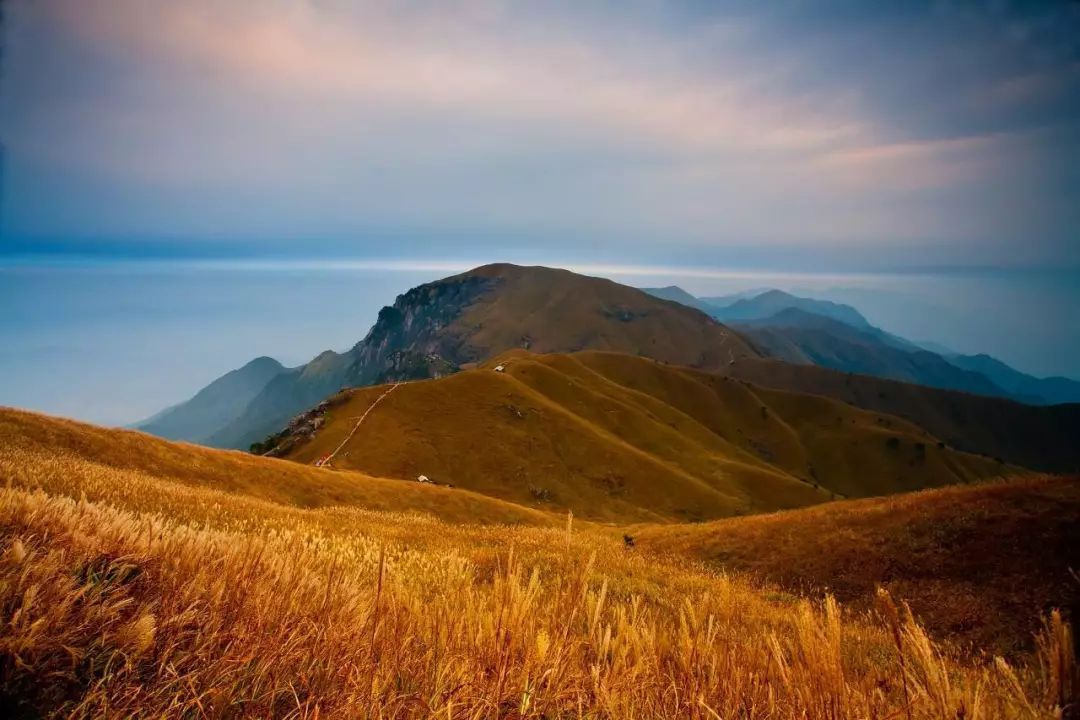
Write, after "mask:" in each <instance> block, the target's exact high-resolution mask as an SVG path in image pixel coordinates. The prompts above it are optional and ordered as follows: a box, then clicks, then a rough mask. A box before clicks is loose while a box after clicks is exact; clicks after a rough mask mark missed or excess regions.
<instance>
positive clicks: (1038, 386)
mask: <svg viewBox="0 0 1080 720" xmlns="http://www.w3.org/2000/svg"><path fill="white" fill-rule="evenodd" d="M946 359H947V360H948V361H949V362H950V363H952V364H953V365H956V366H957V367H962V368H965V369H967V370H971V371H973V372H978V373H982V374H983V375H985V376H986V377H988V378H989V379H990V380H991V381H992V382H994V384H996V385H998V386H1000V387H1002V388H1004V389H1005V390H1007V391H1008V392H1009V393H1011V394H1012V395H1013V396H1014V397H1016V398H1017V399H1024V398H1026V399H1028V400H1029V401H1032V402H1036V403H1042V404H1048V405H1049V404H1056V403H1078V402H1080V382H1077V381H1076V380H1070V379H1069V378H1065V377H1045V378H1039V377H1034V376H1032V375H1028V374H1027V373H1022V372H1020V371H1019V370H1016V369H1015V368H1012V367H1009V366H1008V365H1006V364H1005V363H1003V362H1001V361H1000V360H998V359H997V358H995V357H991V356H989V355H986V354H979V355H957V354H955V353H953V354H949V355H947V356H946Z"/></svg>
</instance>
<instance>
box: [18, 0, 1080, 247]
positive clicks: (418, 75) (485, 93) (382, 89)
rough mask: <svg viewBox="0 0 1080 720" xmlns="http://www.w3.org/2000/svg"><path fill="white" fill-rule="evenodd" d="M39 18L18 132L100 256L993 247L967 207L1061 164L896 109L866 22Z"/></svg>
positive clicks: (985, 132)
mask: <svg viewBox="0 0 1080 720" xmlns="http://www.w3.org/2000/svg"><path fill="white" fill-rule="evenodd" d="M825 5H826V6H827V5H828V4H825ZM14 7H15V11H14V12H13V13H12V15H13V16H16V17H17V18H20V19H19V20H18V21H17V23H16V24H18V25H19V26H20V27H23V28H29V30H28V31H27V32H29V31H30V30H32V31H34V32H36V33H38V36H39V37H40V38H41V39H42V40H43V44H42V45H41V46H40V47H39V48H38V49H37V52H38V53H40V54H45V53H48V54H49V58H48V59H47V60H46V61H45V62H42V63H40V64H39V66H35V65H34V60H35V59H38V58H35V57H34V55H35V52H34V49H32V48H31V49H27V47H23V48H22V50H21V51H20V49H19V47H18V46H17V43H16V47H15V48H14V49H13V50H12V52H11V55H12V57H13V59H12V64H13V65H14V66H15V68H16V72H17V73H20V74H25V75H26V78H24V79H23V81H22V83H21V84H20V83H16V85H17V88H16V91H14V92H15V95H16V96H18V95H19V91H18V87H22V88H23V90H22V93H23V94H25V95H27V96H28V97H27V98H21V97H16V99H20V100H23V102H22V103H21V107H23V108H25V109H24V110H22V111H20V112H18V113H15V114H11V112H10V111H9V112H8V113H3V112H2V111H0V127H3V128H4V129H5V134H6V136H7V137H8V138H9V146H10V148H11V158H12V162H11V167H12V169H11V174H12V176H13V177H15V178H16V181H15V182H13V184H12V186H13V190H12V193H13V197H15V198H16V199H18V200H20V201H22V202H21V204H22V206H23V207H25V208H27V209H26V210H24V211H19V212H16V213H15V215H14V222H16V223H17V224H18V225H19V228H20V229H22V230H23V231H26V232H31V231H37V232H42V231H48V230H50V229H51V230H53V231H55V230H56V227H57V222H58V220H57V217H71V218H79V219H82V220H83V221H84V222H83V223H82V225H83V227H87V226H90V227H93V228H94V229H95V230H96V232H98V233H118V234H129V235H130V234H133V233H150V234H152V233H154V232H155V231H156V232H160V231H161V230H160V229H161V228H162V227H167V228H168V231H169V232H170V233H172V234H185V233H187V234H192V235H194V236H199V237H214V236H222V235H225V236H248V237H258V236H260V235H266V234H273V233H277V234H279V235H285V236H296V235H326V234H331V235H335V236H339V237H344V236H348V235H349V234H350V233H355V232H357V230H358V229H360V228H363V227H370V226H373V225H374V226H381V227H387V226H394V225H395V224H396V225H399V226H412V227H417V228H420V229H423V228H431V227H456V228H459V229H462V230H466V229H469V228H482V229H485V230H490V231H494V232H497V231H500V230H503V231H514V230H517V231H521V230H523V229H529V230H530V231H532V230H537V229H539V230H541V231H546V232H547V233H548V234H550V235H553V236H566V235H567V234H568V233H571V232H577V233H579V234H580V235H584V236H590V237H596V236H599V235H603V234H607V235H623V236H626V237H628V238H633V237H641V238H652V239H653V241H654V242H655V241H656V240H657V239H660V238H666V239H669V240H670V241H671V242H673V243H676V242H678V243H683V244H685V245H688V246H693V245H695V244H697V245H708V244H715V243H720V242H724V241H725V238H726V239H737V240H738V241H739V242H765V243H769V242H781V241H782V242H793V241H795V240H797V239H798V238H799V237H800V236H802V237H803V238H805V241H806V242H837V243H851V242H857V241H866V240H867V239H868V238H870V239H873V238H884V237H887V238H889V239H892V240H895V239H897V238H902V237H919V238H921V239H924V240H925V239H926V238H929V237H933V236H939V237H945V236H950V235H956V236H959V237H963V238H968V239H970V238H974V237H976V236H978V235H979V233H980V232H983V231H990V230H992V229H993V228H994V227H995V219H994V217H993V215H994V211H993V210H991V211H990V212H988V213H986V218H985V221H983V222H975V221H974V220H972V219H971V218H963V219H961V220H957V218H956V217H955V216H954V214H953V213H951V212H950V209H949V203H950V202H951V201H952V200H954V199H955V198H954V196H955V195H956V193H957V188H965V189H969V190H970V192H971V194H972V196H973V197H974V196H975V195H978V188H980V187H988V186H995V184H997V185H1000V184H1001V183H1005V184H1006V185H1007V184H1008V177H1007V176H1008V167H1006V166H1007V165H1008V166H1015V165H1016V164H1017V163H1019V164H1020V165H1026V166H1030V165H1031V163H1032V162H1033V161H1032V160H1031V157H1030V154H1025V152H1026V149H1028V148H1029V146H1030V141H1029V139H1028V138H1029V135H1030V132H1031V130H1030V129H1029V128H1026V127H1003V128H996V129H995V128H991V129H987V128H985V127H976V126H973V127H969V128H964V127H957V128H954V129H953V130H952V131H950V132H948V133H941V132H939V133H936V134H934V133H930V134H928V133H927V128H928V127H929V125H930V124H932V123H928V122H927V120H926V118H928V117H931V118H932V117H934V107H935V105H936V106H939V107H940V108H941V112H942V113H945V112H946V109H947V107H948V105H949V102H950V100H949V98H948V97H946V96H944V95H942V96H941V97H933V98H931V97H927V98H924V101H925V102H923V103H914V104H913V103H910V102H908V103H906V106H907V107H910V106H912V105H919V107H918V108H914V107H911V108H910V109H907V108H906V107H905V105H904V104H903V103H901V102H899V101H898V100H897V98H900V97H901V94H900V93H899V91H897V92H896V93H894V96H895V97H894V96H888V95H883V94H882V91H879V90H878V89H877V86H878V85H880V86H884V87H893V86H895V87H899V88H902V87H904V85H905V83H910V82H915V81H916V80H919V78H921V77H922V75H923V74H924V73H925V65H923V64H919V66H918V68H915V65H916V64H917V63H916V62H915V60H913V61H912V63H911V66H912V68H914V69H910V68H909V69H910V70H911V71H910V72H908V71H907V70H905V69H904V68H901V69H899V70H898V71H897V72H896V73H894V74H890V72H889V71H887V70H881V69H880V67H879V66H878V62H879V60H880V58H881V57H885V56H886V55H887V54H888V53H887V50H888V48H884V49H883V50H881V51H880V52H879V51H878V50H876V49H875V45H874V43H875V42H880V41H881V39H882V36H880V35H875V34H874V33H873V32H872V31H870V30H865V29H863V28H862V26H861V25H860V26H858V27H859V28H860V29H859V30H858V32H853V33H851V35H850V36H844V38H843V40H844V42H837V36H835V34H830V33H829V32H827V31H826V30H823V29H821V28H824V27H825V23H824V22H820V23H818V24H816V25H815V24H814V23H804V24H805V25H806V26H807V27H808V28H809V30H808V31H807V32H806V33H802V34H800V33H799V32H798V31H797V30H792V27H791V25H792V24H793V23H794V22H795V21H794V19H792V18H787V19H786V20H784V21H783V22H780V21H776V20H775V19H774V18H771V17H770V14H769V13H764V12H752V11H749V10H747V9H746V8H740V7H739V6H737V5H733V6H732V7H730V8H727V9H726V10H721V11H718V12H717V13H714V14H707V15H702V14H700V13H695V12H691V11H689V10H686V11H685V12H681V13H680V12H675V11H674V8H675V7H676V6H675V5H672V6H670V7H668V6H665V9H657V6H655V5H654V4H650V3H647V2H642V3H619V4H612V5H604V4H603V3H601V4H597V5H595V6H593V5H590V6H589V7H584V6H582V5H580V4H576V3H557V2H553V3H545V4H542V5H528V6H525V5H518V4H513V3H502V2H497V1H495V0H484V1H479V0H478V1H474V2H440V3H434V2H432V3H428V2H416V3H403V4H394V3H347V2H343V1H339V0H321V1H319V2H316V1H315V0H310V1H299V0H289V1H286V0H265V1H261V2H255V1H254V0H237V1H236V2H230V3H220V2H211V1H210V0H188V1H186V2H182V3H181V2H175V3H145V2H140V1H139V0H39V1H38V2H33V3H32V2H30V1H29V0H16V2H15V4H14ZM751 7H752V6H751ZM776 14H779V15H782V13H776ZM782 19H783V18H782ZM856 20H858V21H859V22H862V21H863V20H864V18H856V19H852V20H851V22H852V23H856ZM875 21H876V20H875ZM890 22H892V23H893V24H894V25H895V26H896V27H897V28H899V30H898V32H899V31H901V30H903V27H904V26H903V25H902V23H903V22H907V19H906V18H892V19H890ZM868 27H870V28H873V27H875V25H874V24H873V23H870V24H869V25H868ZM867 33H869V34H867ZM864 36H865V37H866V38H868V39H867V40H865V41H863V40H860V41H859V42H857V43H854V44H852V43H850V42H847V38H848V37H854V38H862V37H864ZM926 42H929V41H926ZM849 46H850V47H849ZM915 50H916V51H917V50H919V48H915ZM49 51H55V52H49ZM920 62H921V61H920ZM860 64H865V65H866V66H868V67H874V68H875V73H876V74H875V75H874V77H873V80H874V83H870V82H867V77H866V76H865V75H861V74H860V69H859V67H860ZM916 71H917V72H916ZM905 72H908V74H905ZM1044 74H1045V73H1044ZM1053 78H1055V79H1054V80H1052V81H1035V80H1031V81H1028V82H1025V81H1023V80H1020V79H1014V80H1012V81H1009V80H1008V79H1006V80H1000V79H997V80H995V82H997V89H996V90H993V91H992V90H986V92H985V93H983V95H982V97H983V100H982V101H981V102H982V104H983V105H984V106H985V105H986V104H987V103H989V104H997V105H1009V106H1010V107H1011V106H1014V105H1015V104H1016V103H1017V102H1019V100H1017V98H1021V99H1022V98H1023V97H1031V96H1038V97H1046V96H1056V95H1055V93H1056V92H1058V90H1060V86H1061V80H1060V78H1059V77H1057V76H1053ZM919 81H920V82H925V80H919ZM1009 82H1012V83H1013V84H1012V85H1011V86H1010V85H1009ZM1055 83H1057V84H1056V85H1055ZM32 85H36V86H38V87H42V86H50V87H54V88H55V92H54V93H53V94H52V96H50V97H42V96H41V94H40V93H35V92H34V91H32V90H30V89H27V88H29V87H30V86H32ZM927 87H929V86H927ZM979 87H980V88H982V87H983V86H979ZM91 88H92V90H93V91H90V89H91ZM1055 88H1058V90H1055ZM980 92H981V90H980ZM973 93H974V91H973ZM995 93H996V95H995ZM9 94H11V91H9ZM909 94H910V93H909ZM976 95H978V93H974V94H972V95H971V96H972V97H975V96H976ZM971 102H972V103H975V101H974V100H972V101H971ZM6 104H7V105H9V106H11V103H6ZM975 104H978V103H975ZM897 108H900V111H899V112H898V111H897ZM886 110H887V111H888V112H886ZM950 112H951V111H950ZM954 114H955V113H954ZM957 117H959V116H957ZM905 123H907V125H908V127H905ZM1003 158H1007V159H1008V160H1009V162H1008V163H1005V162H1004V161H1003ZM20 178H21V180H20ZM42 188H51V189H52V191H53V192H54V193H59V191H60V190H61V188H62V189H64V190H65V191H66V193H65V194H67V195H70V196H71V199H70V201H69V204H68V206H67V212H63V213H53V214H51V215H46V214H45V213H43V212H41V211H32V209H33V207H34V203H33V202H31V201H32V200H34V198H36V197H39V196H40V195H41V194H42V192H43V189H42ZM120 198H125V199H126V200H127V202H123V203H121V202H119V199H120ZM1059 224H1061V223H1060V219H1059ZM871 241H872V240H871Z"/></svg>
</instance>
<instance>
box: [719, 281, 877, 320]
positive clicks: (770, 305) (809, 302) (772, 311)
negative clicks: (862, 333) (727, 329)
mask: <svg viewBox="0 0 1080 720" xmlns="http://www.w3.org/2000/svg"><path fill="white" fill-rule="evenodd" d="M789 308H795V309H797V310H802V311H804V312H807V313H813V314H815V315H821V316H823V317H827V318H832V319H833V320H837V321H839V322H842V323H845V324H847V325H850V326H851V327H854V328H860V329H865V328H870V327H871V325H870V323H869V321H867V319H866V318H864V317H863V316H862V315H861V314H860V313H859V311H858V310H856V309H855V308H853V307H851V306H850V305H841V304H840V303H834V302H830V301H828V300H813V299H811V298H803V297H796V296H795V295H791V294H789V293H786V292H784V291H782V290H768V291H766V292H763V293H761V294H760V295H755V296H754V297H748V298H743V299H741V300H736V301H735V302H734V303H732V304H731V305H728V306H727V307H723V308H716V309H715V310H714V312H713V317H715V318H717V319H718V320H722V321H724V322H746V321H749V320H763V319H765V318H769V317H772V316H774V315H776V314H777V313H779V312H781V311H783V310H787V309H789Z"/></svg>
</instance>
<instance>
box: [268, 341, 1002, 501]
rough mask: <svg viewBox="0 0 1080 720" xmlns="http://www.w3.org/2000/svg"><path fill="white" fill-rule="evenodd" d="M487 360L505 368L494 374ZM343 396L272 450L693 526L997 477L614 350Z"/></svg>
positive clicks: (799, 406) (801, 398)
mask: <svg viewBox="0 0 1080 720" xmlns="http://www.w3.org/2000/svg"><path fill="white" fill-rule="evenodd" d="M497 363H502V364H505V372H496V371H495V370H494V369H493V368H494V367H495V366H496V364H497ZM386 390H387V387H385V386H380V387H373V388H362V389H356V390H351V391H347V392H346V393H344V394H342V395H341V396H339V397H338V398H336V399H335V400H334V401H333V402H332V403H331V405H330V407H329V408H328V409H327V411H326V414H325V416H323V417H322V418H320V419H319V420H317V421H316V422H315V423H314V424H318V425H319V428H318V429H317V431H314V432H312V431H311V429H312V428H313V427H314V425H307V426H303V428H302V429H301V430H299V431H298V432H297V433H295V434H293V435H291V436H288V437H286V438H279V439H278V440H279V441H280V442H282V443H283V444H282V445H281V447H280V448H279V452H281V453H282V454H284V455H285V456H286V457H289V458H291V459H294V460H297V461H299V462H303V463H313V462H315V461H317V460H319V459H321V458H324V457H325V456H326V455H328V454H330V453H332V452H334V450H335V449H336V448H339V447H340V450H339V452H338V453H337V454H336V455H335V456H334V458H333V460H332V464H333V466H334V467H336V468H342V469H355V470H362V471H364V472H367V473H371V474H374V475H380V476H385V477H399V478H408V479H413V478H417V477H418V476H419V475H425V476H428V477H430V478H431V479H433V480H435V481H437V482H442V483H449V484H453V485H454V486H456V487H463V488H468V489H470V490H475V491H477V492H481V493H484V494H486V495H490V496H493V497H498V498H501V499H504V500H509V501H512V502H515V503H519V504H524V505H530V506H533V507H537V508H550V507H557V508H569V509H572V510H573V511H574V513H575V514H577V515H579V516H583V517H588V518H594V519H598V520H608V521H641V520H662V521H669V520H701V519H707V518H716V517H724V516H730V515H735V514H746V513H755V512H762V511H770V510H775V509H778V508H790V507H798V506H804V505H810V504H814V503H818V502H821V501H823V500H827V499H830V498H832V497H835V496H836V495H843V496H849V497H851V496H855V497H864V496H868V495H880V494H885V493H893V492H902V491H906V490H913V489H919V488H924V487H930V486H937V485H944V484H949V483H957V482H966V481H970V480H974V479H977V478H983V477H987V476H993V475H997V474H999V473H1001V472H1003V469H1004V468H1003V466H1001V465H999V464H998V463H996V462H995V461H993V460H990V459H988V458H982V457H978V456H974V455H968V454H965V453H960V452H956V451H953V450H949V449H946V448H943V447H940V446H939V443H938V441H937V440H936V439H934V438H932V437H930V436H928V435H927V434H926V433H925V432H924V431H923V430H922V429H921V428H918V427H916V426H914V425H912V424H910V423H908V422H905V421H903V420H900V419H897V418H893V417H889V416H884V415H881V414H878V413H870V412H865V411H862V410H858V409H856V408H853V407H851V406H849V405H846V404H844V403H840V402H836V401H833V400H828V399H825V398H821V397H817V396H811V395H799V394H794V393H787V392H780V391H775V390H764V389H761V388H756V387H753V386H751V385H748V384H746V383H741V382H738V381H735V380H731V379H729V378H725V377H721V376H718V375H715V374H711V373H705V372H700V371H695V370H691V369H688V368H680V367H675V366H671V365H666V364H663V363H658V362H656V361H653V360H647V359H643V358H637V357H633V356H629V355H622V354H615V353H599V352H583V353H576V354H573V355H558V354H551V355H535V354H532V353H528V352H525V351H516V352H514V353H510V354H509V355H506V356H503V357H502V358H500V359H499V360H497V361H492V362H490V363H487V364H485V365H483V366H481V367H479V368H476V369H473V370H468V371H464V372H461V373H458V374H456V375H452V376H450V377H446V378H442V379H440V380H433V381H422V382H414V383H408V384H404V385H401V386H399V387H398V388H396V390H395V391H394V392H393V393H392V394H390V395H387V396H386V397H384V398H383V401H382V402H381V403H380V404H379V405H378V406H377V407H376V408H375V409H374V410H372V411H371V412H370V414H369V415H368V416H367V417H366V419H365V420H364V422H363V424H362V425H360V426H359V427H357V420H358V419H359V418H360V417H361V416H363V415H364V413H365V412H366V411H367V410H368V409H369V408H371V407H372V405H373V403H374V402H375V401H376V400H377V399H378V398H379V397H381V396H383V395H384V393H385V392H386Z"/></svg>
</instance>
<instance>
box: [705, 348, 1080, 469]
mask: <svg viewBox="0 0 1080 720" xmlns="http://www.w3.org/2000/svg"><path fill="white" fill-rule="evenodd" d="M724 372H725V373H727V374H729V375H731V376H732V377H737V378H741V379H743V380H747V381H749V382H752V383H754V384H756V385H761V386H764V387H771V388H777V389H780V390H790V391H794V392H800V393H813V394H816V395H822V396H825V397H830V398H835V399H837V400H842V401H844V402H846V403H850V404H852V405H854V406H856V407H860V408H865V409H867V410H872V411H874V412H879V413H889V414H891V415H896V416H898V417H902V418H905V419H907V420H910V421H911V422H913V423H915V424H916V425H919V426H920V427H923V428H926V430H927V431H928V432H930V433H931V434H932V435H934V436H936V437H938V438H940V439H941V440H943V441H945V442H946V443H948V444H949V445H952V446H954V447H956V448H959V449H961V450H966V451H968V452H974V453H981V454H984V455H989V456H993V457H999V458H1002V459H1003V460H1005V461H1006V462H1010V463H1016V464H1018V465H1022V466H1024V467H1028V468H1033V469H1036V470H1044V471H1047V472H1078V471H1080V443H1078V442H1076V438H1077V437H1080V404H1073V405H1052V406H1049V407H1035V406H1031V405H1023V404H1021V403H1018V402H1013V401H1011V400H1005V399H1002V398H992V397H982V396H979V395H969V394H967V393H961V392H955V391H951V390H940V389H936V388H928V387H923V386H921V385H910V384H907V383H902V382H896V381H893V380H885V379H882V378H875V377H870V376H867V375H855V374H852V373H843V372H837V371H835V370H828V369H826V368H821V367H812V366H807V365H792V364H789V363H782V362H777V361H775V360H761V359H754V358H748V359H746V360H740V361H737V362H736V363H735V364H734V365H731V366H729V367H727V368H725V370H724Z"/></svg>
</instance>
